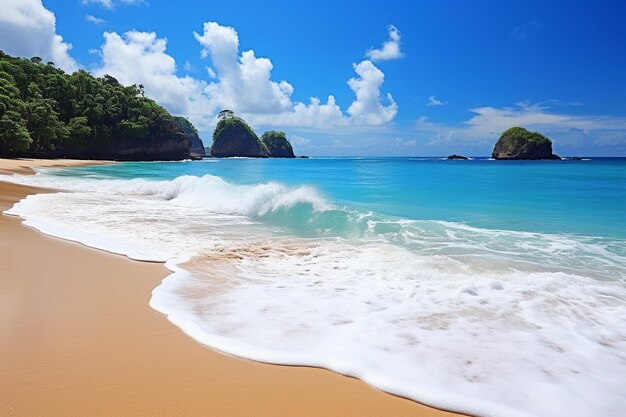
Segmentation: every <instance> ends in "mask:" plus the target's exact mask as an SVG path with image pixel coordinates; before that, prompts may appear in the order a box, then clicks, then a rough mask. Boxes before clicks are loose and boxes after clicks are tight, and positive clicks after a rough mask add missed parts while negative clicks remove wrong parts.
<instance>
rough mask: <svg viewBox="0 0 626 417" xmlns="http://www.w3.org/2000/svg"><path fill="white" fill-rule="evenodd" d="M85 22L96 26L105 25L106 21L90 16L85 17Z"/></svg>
mask: <svg viewBox="0 0 626 417" xmlns="http://www.w3.org/2000/svg"><path fill="white" fill-rule="evenodd" d="M85 20H86V21H87V22H89V23H93V24H95V25H102V24H103V23H105V21H104V19H100V18H99V17H96V16H93V15H90V14H87V15H85Z"/></svg>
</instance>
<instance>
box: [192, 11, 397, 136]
mask: <svg viewBox="0 0 626 417" xmlns="http://www.w3.org/2000/svg"><path fill="white" fill-rule="evenodd" d="M203 29H204V30H203V33H202V34H199V33H194V36H195V37H196V40H197V41H198V42H199V43H200V44H201V45H202V51H201V54H202V56H203V57H205V58H210V59H211V61H212V63H213V68H214V74H215V78H216V81H215V82H212V83H210V84H209V85H208V86H207V87H206V89H205V93H206V94H207V96H209V97H211V99H212V103H213V104H214V106H216V107H219V108H230V109H233V110H235V111H236V112H239V113H242V114H245V115H247V116H248V117H249V118H250V119H251V120H252V121H253V122H257V123H260V124H279V125H289V126H316V127H324V126H337V125H346V124H349V123H364V124H382V123H386V122H388V121H390V120H391V119H393V117H394V116H395V114H396V112H397V105H396V103H395V102H394V101H393V98H392V97H391V95H388V96H387V99H388V101H389V103H390V104H389V105H387V106H384V105H382V104H381V102H380V88H381V86H382V83H383V81H384V74H383V73H382V71H380V70H379V69H378V68H376V66H374V64H372V62H371V61H363V62H361V63H359V64H354V68H355V71H356V72H357V74H358V75H359V78H353V79H350V80H349V81H348V84H349V86H350V88H351V89H352V90H353V91H354V93H355V95H356V99H355V101H354V102H353V103H352V105H351V106H350V108H349V109H348V113H349V114H350V116H351V118H349V117H347V116H346V115H345V114H344V113H343V112H342V110H341V108H340V107H339V105H337V102H336V100H335V97H334V96H332V95H330V96H328V97H327V99H326V102H322V101H321V100H320V99H319V98H318V97H311V98H310V99H309V102H308V103H303V102H299V101H295V102H294V101H293V100H292V98H291V96H292V94H293V92H294V88H293V86H292V85H291V84H290V83H289V82H287V81H285V80H282V81H279V82H278V81H274V80H272V70H273V64H272V62H271V61H270V60H269V59H268V58H262V57H257V56H256V55H255V53H254V51H253V50H248V51H244V52H242V53H241V54H239V36H238V34H237V32H236V30H235V29H234V28H232V27H228V26H221V25H219V24H218V23H216V22H206V23H205V24H204V27H203Z"/></svg>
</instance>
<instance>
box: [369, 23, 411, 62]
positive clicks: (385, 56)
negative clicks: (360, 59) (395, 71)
mask: <svg viewBox="0 0 626 417" xmlns="http://www.w3.org/2000/svg"><path fill="white" fill-rule="evenodd" d="M387 30H388V31H389V40H388V41H386V42H384V43H383V44H382V45H381V47H380V48H378V49H369V50H368V51H367V52H365V56H366V57H368V58H370V59H371V60H372V61H387V60H390V59H398V58H402V57H403V56H404V54H403V53H402V52H401V51H400V31H398V29H397V28H396V27H395V26H394V25H390V26H389V27H388V28H387Z"/></svg>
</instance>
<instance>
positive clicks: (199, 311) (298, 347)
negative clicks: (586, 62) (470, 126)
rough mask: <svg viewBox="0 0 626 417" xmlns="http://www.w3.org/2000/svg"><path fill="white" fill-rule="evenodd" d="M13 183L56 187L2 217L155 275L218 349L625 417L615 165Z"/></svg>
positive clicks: (175, 310) (431, 162) (333, 162)
mask: <svg viewBox="0 0 626 417" xmlns="http://www.w3.org/2000/svg"><path fill="white" fill-rule="evenodd" d="M11 180H12V181H14V182H18V183H22V184H28V185H37V186H44V187H53V188H57V189H59V190H62V191H61V192H59V193H55V194H40V195H33V196H29V197H27V198H26V199H24V200H22V201H21V202H19V203H17V204H16V205H15V206H14V207H13V208H12V209H11V210H9V211H8V214H13V215H19V216H21V217H22V218H24V219H25V222H26V224H28V225H31V226H33V227H35V228H37V229H39V230H41V231H42V232H44V233H47V234H51V235H55V236H59V237H63V238H66V239H72V240H76V241H80V242H82V243H85V244H86V245H89V246H93V247H96V248H100V249H105V250H108V251H112V252H115V253H120V254H124V255H126V256H129V257H131V258H133V259H139V260H149V261H164V262H166V266H167V267H168V268H169V269H170V270H172V274H171V275H170V276H169V277H167V278H166V279H165V280H164V281H163V283H162V284H161V285H160V286H159V287H157V288H155V289H154V291H153V294H152V299H151V301H150V305H151V306H152V307H153V308H154V309H155V310H157V311H160V312H162V313H163V314H166V315H167V316H168V318H169V320H170V321H171V322H172V323H174V324H175V325H177V326H179V327H180V328H181V329H182V330H183V331H184V332H185V333H187V334H189V335H190V336H191V337H193V338H195V339H196V340H198V341H199V342H200V343H203V344H205V345H208V346H210V347H213V348H215V349H218V350H221V351H224V352H226V353H230V354H234V355H238V356H242V357H246V358H251V359H254V360H259V361H265V362H271V363H282V364H294V365H310V366H320V367H325V368H329V369H332V370H334V371H336V372H339V373H342V374H346V375H351V376H355V377H358V378H360V379H362V380H364V381H365V382H367V383H369V384H372V385H374V386H376V387H378V388H380V389H382V390H385V391H388V392H391V393H394V394H397V395H401V396H405V397H408V398H411V399H415V400H417V401H420V402H424V403H426V404H430V405H433V406H438V407H442V408H447V409H451V410H454V411H460V412H466V413H470V414H474V415H480V416H557V415H567V416H616V415H622V414H623V412H624V410H625V409H626V158H591V159H589V160H583V161H494V160H491V159H487V158H474V159H472V160H468V161H447V160H443V159H442V158H375V157H362V158H310V159H246V158H231V159H211V158H209V159H204V160H202V161H184V162H142V163H118V164H113V165H106V166H90V167H78V168H71V169H42V170H39V171H38V174H37V175H35V176H18V175H16V176H13V177H12V178H11ZM128 279H133V277H128ZM120 343H123V341H120Z"/></svg>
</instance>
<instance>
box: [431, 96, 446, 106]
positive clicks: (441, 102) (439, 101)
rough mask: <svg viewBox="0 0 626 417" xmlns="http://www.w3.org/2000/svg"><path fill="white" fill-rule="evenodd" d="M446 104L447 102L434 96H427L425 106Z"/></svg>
mask: <svg viewBox="0 0 626 417" xmlns="http://www.w3.org/2000/svg"><path fill="white" fill-rule="evenodd" d="M446 104H448V103H446V102H444V101H441V100H439V99H438V98H437V97H435V96H430V97H428V103H426V105H427V106H445V105H446Z"/></svg>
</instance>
